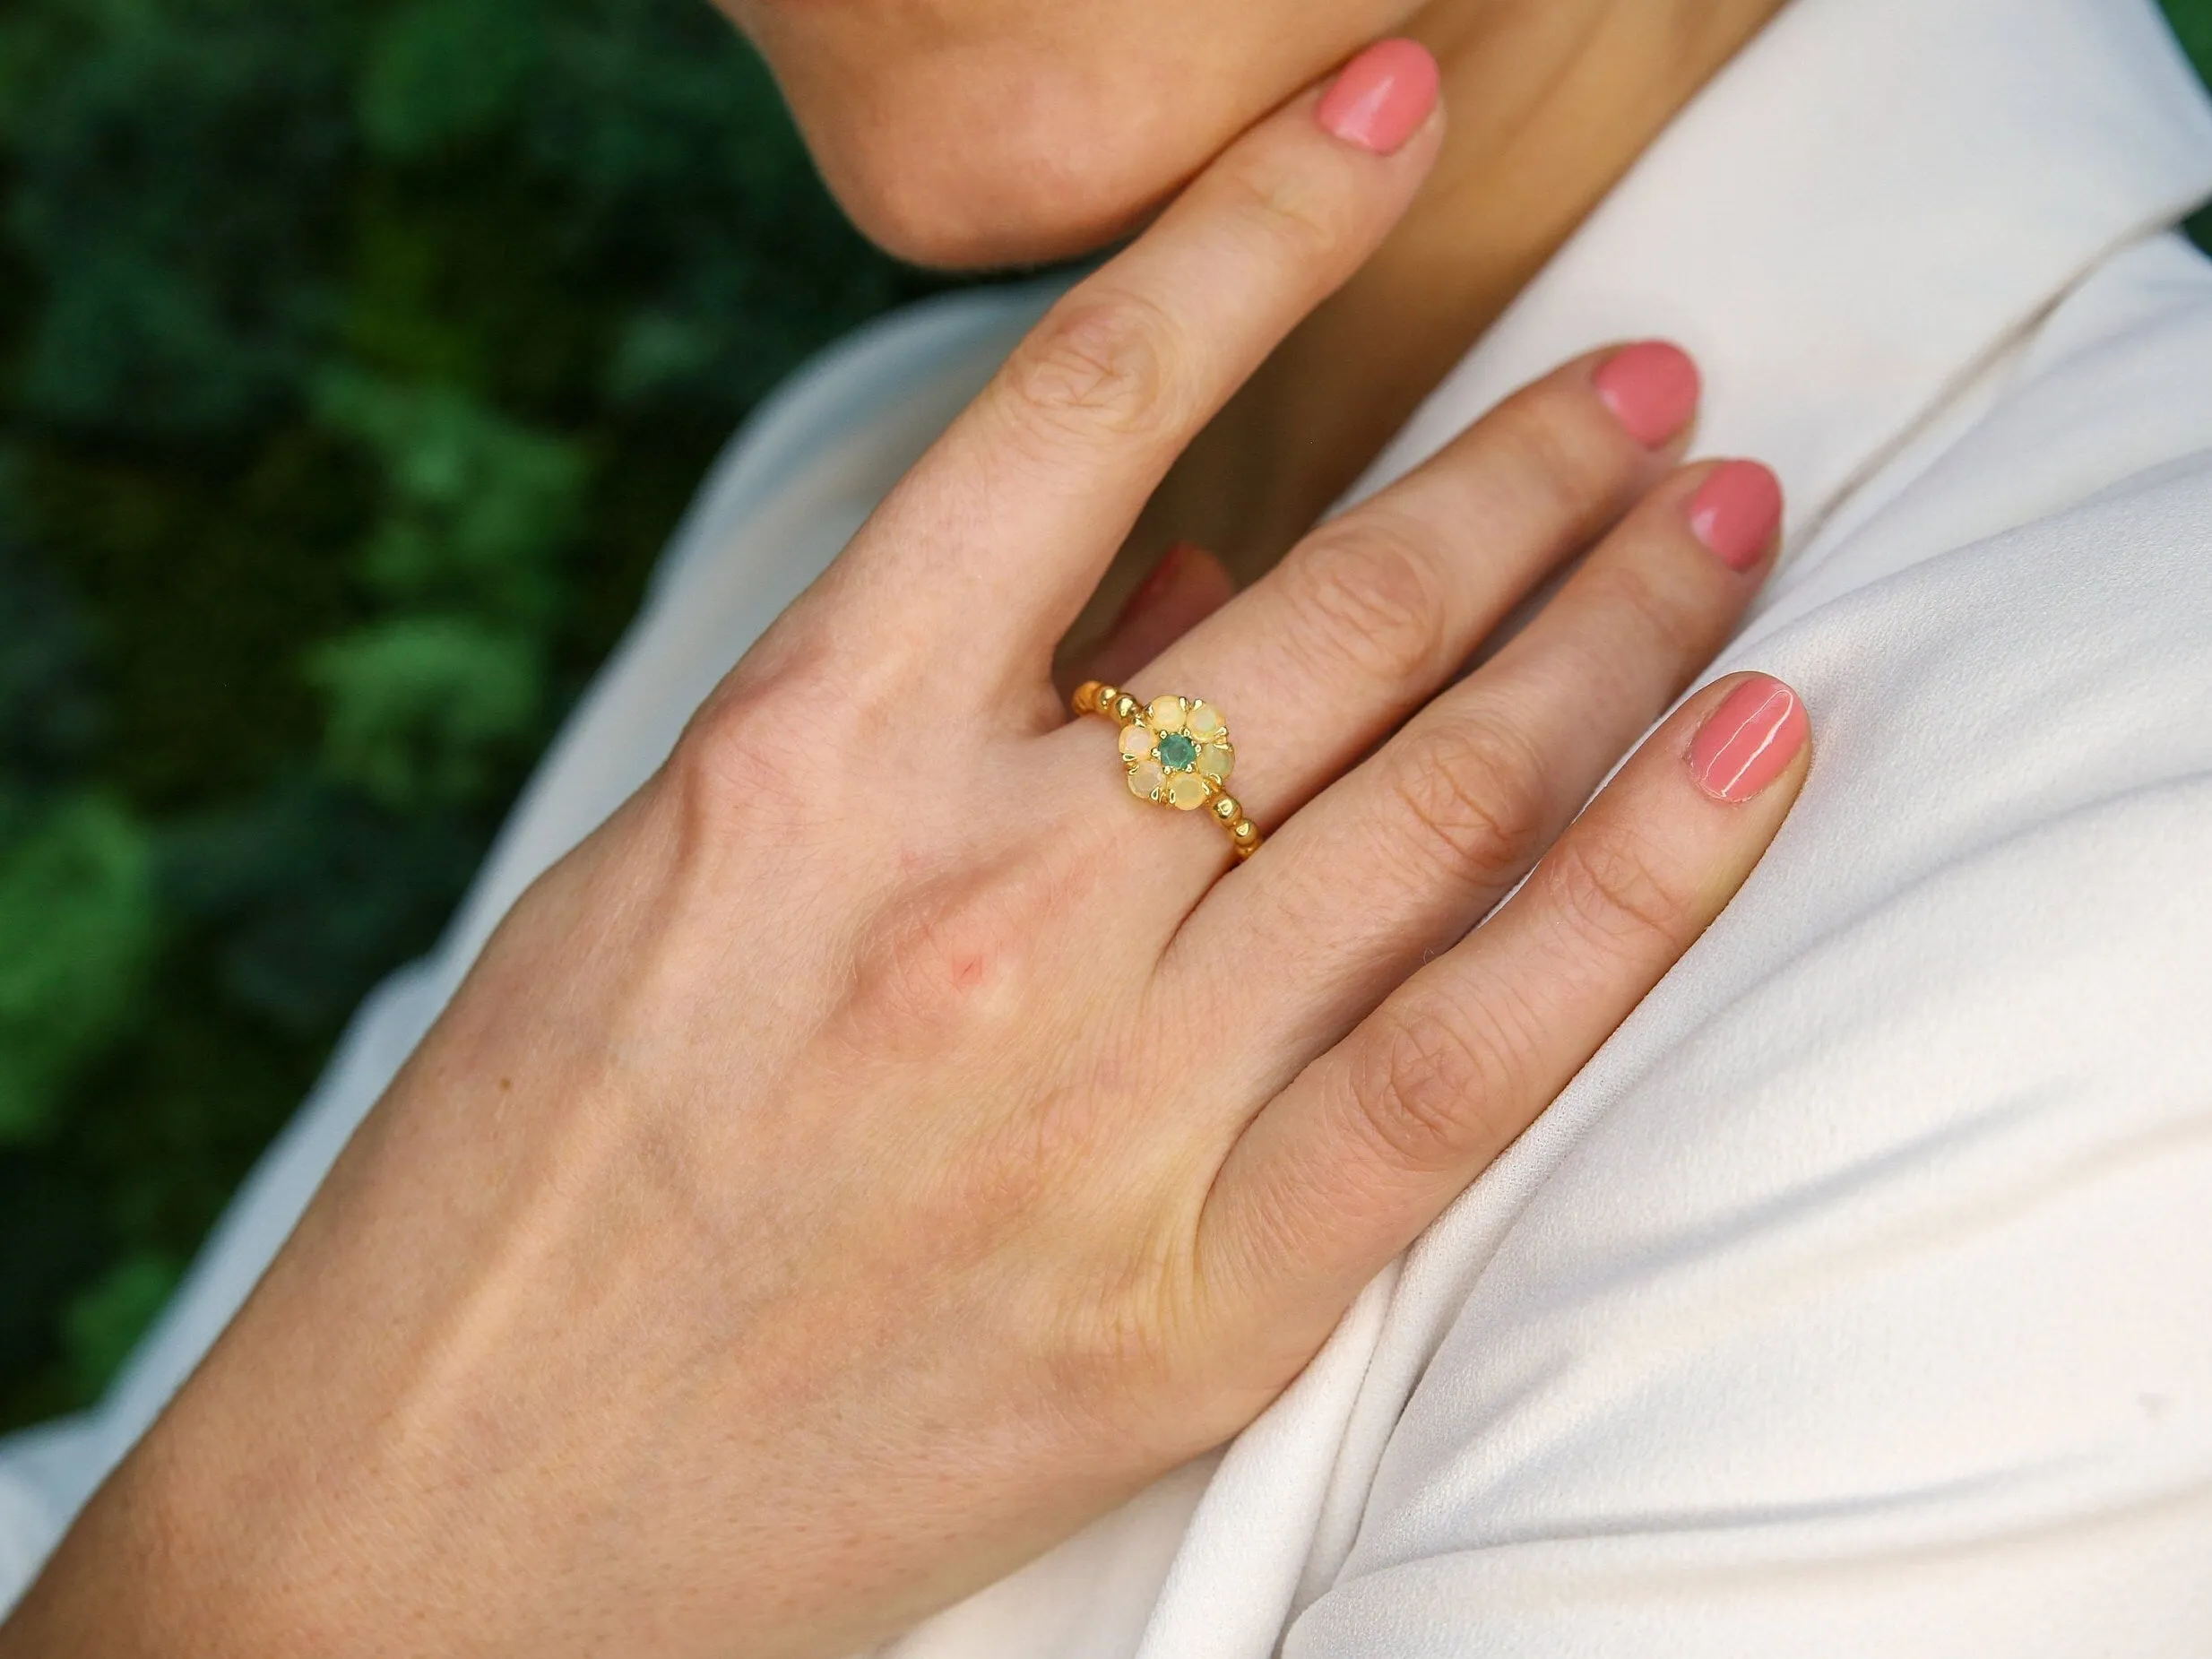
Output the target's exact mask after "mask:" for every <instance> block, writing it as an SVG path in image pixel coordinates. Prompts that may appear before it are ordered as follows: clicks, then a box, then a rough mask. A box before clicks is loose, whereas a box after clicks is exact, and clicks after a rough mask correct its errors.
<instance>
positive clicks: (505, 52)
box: [360, 0, 539, 161]
mask: <svg viewBox="0 0 2212 1659" xmlns="http://www.w3.org/2000/svg"><path fill="white" fill-rule="evenodd" d="M535 11H536V8H535V7H533V6H532V5H531V4H529V0H412V4H405V5H402V6H400V7H399V8H398V9H396V10H395V11H393V13H391V14H390V15H389V16H388V17H387V18H386V19H385V22H384V26H383V27H382V28H381V29H379V30H377V31H376V35H375V36H374V38H373V39H372V40H371V42H370V46H369V50H368V57H367V64H366V65H365V67H364V69H363V73H362V76H361V89H360V113H361V125H362V128H363V130H364V131H365V132H366V133H367V136H368V140H369V142H370V143H371V144H373V145H374V146H375V147H376V151H378V153H379V154H382V155H385V156H387V157H389V158H391V159H392V160H401V161H404V160H413V159H415V158H418V157H420V156H425V155H428V154H429V153H431V152H432V151H437V150H441V149H444V148H446V147H448V146H450V145H453V144H456V143H464V142H466V141H467V140H470V139H473V138H480V137H482V136H484V135H485V134H488V133H490V132H493V131H494V130H496V129H497V128H498V127H499V126H500V125H502V124H503V123H505V121H506V120H507V119H508V118H509V117H511V116H512V115H513V114H514V108H515V106H516V104H517V103H518V102H519V101H520V99H521V97H522V94H523V88H524V87H525V85H526V84H527V83H528V82H529V79H530V73H531V68H532V65H533V64H534V61H535V59H536V57H537V46H538V39H539V35H538V20H537V18H536V16H535V14H534V13H535Z"/></svg>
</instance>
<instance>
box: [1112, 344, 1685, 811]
mask: <svg viewBox="0 0 2212 1659" xmlns="http://www.w3.org/2000/svg"><path fill="white" fill-rule="evenodd" d="M1697 391H1698V373H1697V368H1696V367H1695V365H1693V364H1692V363H1691V362H1690V360H1689V358H1688V357H1687V356H1686V355H1685V354H1684V353H1683V352H1682V351H1681V350H1680V349H1679V348H1677V347H1674V346H1672V345H1668V344H1665V343H1663V342H1660V341H1644V342H1640V343H1638V344H1636V345H1632V346H1629V347H1626V348H1623V349H1621V350H1617V351H1612V352H1610V353H1602V354H1598V355H1594V356H1592V357H1589V358H1585V359H1579V360H1577V361H1576V362H1573V363H1570V364H1568V365H1567V366H1566V367H1563V368H1560V369H1559V370H1556V371H1555V372H1553V373H1552V374H1551V375H1548V376H1545V377H1544V378H1543V379H1542V380H1539V381H1537V382H1535V383H1534V385H1530V386H1527V387H1525V388H1524V389H1523V390H1522V391H1520V392H1518V393H1515V394H1514V395H1513V396H1512V397H1510V398H1508V399H1507V400H1506V401H1505V402H1503V403H1501V404H1499V406H1498V407H1497V408H1496V409H1495V410H1491V413H1489V414H1488V415H1486V416H1484V417H1483V419H1481V420H1479V421H1477V422H1476V423H1475V424H1474V425H1473V427H1471V428H1468V429H1467V431H1466V432H1465V433H1464V434H1462V435H1461V436H1460V437H1459V438H1458V439H1456V441H1455V442H1454V443H1453V444H1452V445H1449V446H1448V447H1447V448H1446V449H1445V450H1444V451H1442V452H1441V453H1440V454H1438V455H1436V456H1435V457H1434V458H1433V459H1431V460H1430V461H1429V462H1427V463H1426V464H1424V465H1423V466H1421V468H1419V469H1417V470H1416V471H1413V473H1411V474H1410V475H1408V476H1407V477H1406V478H1404V479H1403V480H1400V481H1399V482H1398V483H1396V484H1395V485H1394V486H1392V487H1391V488H1388V489H1387V490H1385V491H1383V492H1382V493H1381V494H1379V495H1378V496H1376V497H1374V498H1373V499H1371V500H1370V501H1368V502H1365V503H1363V504H1362V505H1360V506H1358V507H1356V508H1354V509H1352V511H1351V512H1349V513H1346V514H1344V515H1343V516H1341V517H1339V518H1337V519H1335V520H1333V521H1331V522H1330V523H1326V524H1324V525H1323V526H1321V528H1320V529H1318V530H1317V531H1314V532H1313V534H1311V535H1310V536H1309V537H1308V538H1307V539H1306V540H1304V541H1303V542H1301V543H1300V545H1299V546H1298V547H1297V548H1295V549H1292V552H1291V554H1290V555H1289V557H1286V558H1285V559H1284V560H1283V563H1282V564H1281V565H1279V566H1276V567H1275V569H1274V570H1273V571H1271V572H1270V573H1268V575H1266V577H1265V578H1264V579H1263V580H1261V581H1259V582H1257V583H1254V584H1253V586H1252V587H1250V588H1249V589H1248V590H1246V591H1245V592H1243V593H1241V594H1240V595H1239V596H1238V597H1237V598H1236V600H1235V601H1232V602H1231V603H1230V604H1228V605H1226V606H1224V607H1223V609H1221V610H1220V612H1219V613H1217V614H1216V615H1215V616H1214V617H1213V618H1210V619H1209V620H1208V621H1207V622H1206V623H1205V624H1204V625H1203V626H1199V627H1197V628H1194V629H1193V630H1192V631H1191V632H1190V633H1189V634H1188V635H1185V636H1184V637H1183V639H1182V640H1180V641H1179V642H1178V643H1177V644H1175V645H1174V646H1173V647H1172V648H1171V649H1170V650H1169V651H1168V652H1165V653H1164V654H1163V655H1162V658H1161V660H1160V661H1157V662H1155V663H1154V664H1152V665H1150V666H1148V667H1147V668H1145V670H1142V671H1141V673H1140V674H1138V675H1137V676H1136V677H1135V684H1136V686H1137V687H1139V688H1140V689H1141V690H1142V691H1143V692H1144V693H1145V695H1146V696H1150V695H1153V694H1154V693H1156V692H1161V691H1167V692H1178V693H1182V694H1184V695H1187V696H1203V697H1205V698H1206V699H1207V700H1208V701H1210V702H1213V703H1214V704H1215V705H1216V706H1217V707H1222V708H1223V709H1224V710H1225V711H1226V713H1228V715H1229V717H1230V721H1231V730H1232V733H1233V735H1234V738H1235V739H1236V742H1235V749H1236V761H1235V772H1234V773H1233V779H1234V781H1233V782H1232V783H1231V791H1232V792H1233V793H1234V795H1235V797H1236V799H1238V801H1239V803H1240V805H1241V806H1242V807H1243V808H1244V810H1245V812H1246V813H1247V814H1248V815H1249V817H1252V818H1253V819H1254V820H1255V821H1256V822H1257V823H1259V824H1260V825H1262V826H1263V827H1266V826H1270V825H1274V824H1275V823H1278V822H1280V821H1281V820H1282V819H1283V818H1284V817H1287V816H1288V815H1289V813H1290V812H1291V811H1292V810H1293V809H1294V808H1296V807H1297V806H1298V805H1299V804H1300V803H1301V802H1302V801H1304V800H1305V799H1307V798H1308V797H1309V795H1311V794H1312V793H1313V791H1316V790H1318V789H1319V788H1320V787H1322V786H1323V785H1324V784H1326V782H1329V781H1330V780H1331V779H1333V778H1335V777H1336V776H1338V775H1339V774H1340V773H1342V772H1343V771H1344V768H1345V767H1346V766H1348V765H1351V764H1352V762H1353V761H1354V760H1356V759H1357V758H1358V757H1359V756H1361V755H1362V754H1364V753H1365V752H1366V751H1367V750H1368V749H1369V748H1370V747H1372V746H1373V745H1374V743H1375V742H1376V740H1377V739H1379V738H1380V737H1382V736H1383V735H1384V734H1385V733H1387V732H1388V731H1389V730H1391V729H1392V728H1393V727H1394V726H1395V724H1396V723H1397V722H1398V721H1400V720H1402V719H1404V717H1405V715H1406V714H1407V713H1410V712H1411V711H1412V710H1413V709H1415V708H1417V707H1419V706H1420V705H1421V704H1422V703H1423V702H1424V701H1426V700H1427V698H1428V697H1429V696H1431V695H1432V694H1433V693H1434V692H1435V690H1436V688H1437V687H1439V686H1440V685H1442V684H1443V683H1444V682H1445V681H1446V680H1447V679H1448V678H1450V677H1451V676H1452V675H1453V674H1455V673H1456V672H1457V671H1458V670H1459V669H1460V667H1461V666H1462V665H1463V664H1464V663H1465V661H1466V660H1467V658H1468V656H1469V654H1470V653H1471V652H1473V650H1474V648H1475V646H1476V645H1477V644H1480V643H1481V641H1482V639H1483V638H1484V637H1485V636H1486V635H1489V634H1490V632H1491V630H1492V629H1493V628H1495V627H1496V626H1498V625H1499V623H1500V622H1501V621H1502V620H1504V618H1506V617H1507V616H1508V614H1509V613H1510V612H1511V611H1512V610H1513V609H1514V608H1515V606H1516V604H1517V603H1518V602H1519V601H1520V600H1521V599H1522V598H1523V597H1524V596H1525V595H1526V594H1527V593H1528V592H1529V591H1530V590H1531V589H1532V588H1533V587H1534V586H1535V585H1536V584H1537V583H1540V582H1541V581H1542V579H1543V577H1544V576H1545V575H1547V574H1548V573H1550V572H1551V571H1552V570H1554V569H1555V568H1557V567H1558V566H1560V565H1562V564H1563V563H1565V562H1566V561H1567V560H1568V559H1569V558H1571V557H1574V556H1575V555H1577V554H1579V553H1581V552H1582V551H1584V550H1585V549H1586V548H1588V547H1589V545H1590V543H1591V542H1592V541H1593V540H1595V539H1596V538H1597V537H1598V536H1599V535H1601V534H1603V532H1604V531H1605V530H1606V529H1607V528H1608V527H1609V526H1611V524H1612V523H1615V522H1616V521H1617V520H1618V519H1619V518H1620V515H1621V514H1623V513H1625V512H1626V511H1627V510H1628V509H1629V507H1630V506H1631V505H1633V504H1634V503H1635V502H1636V501H1637V498H1638V497H1640V496H1642V495H1643V494H1644V493H1645V492H1646V490H1648V489H1649V488H1651V487H1652V486H1653V485H1654V484H1655V483H1656V482H1657V481H1658V480H1660V479H1661V478H1662V477H1663V476H1664V474H1665V472H1666V469H1667V466H1668V464H1669V462H1670V461H1671V460H1672V456H1673V454H1674V453H1675V452H1676V450H1677V449H1678V448H1679V445H1680V444H1681V441H1682V437H1683V435H1684V433H1685V431H1686V429H1687V428H1688V426H1689V420H1690V418H1691V415H1692V413H1693V412H1694V410H1695V408H1696V402H1697Z"/></svg>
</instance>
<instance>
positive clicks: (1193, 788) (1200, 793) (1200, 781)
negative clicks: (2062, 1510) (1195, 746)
mask: <svg viewBox="0 0 2212 1659" xmlns="http://www.w3.org/2000/svg"><path fill="white" fill-rule="evenodd" d="M1213 792H1214V791H1211V790H1209V789H1208V788H1206V786H1205V779H1204V778H1201V777H1197V776H1195V775H1193V774H1192V773H1188V772H1179V773H1176V774H1175V775H1174V776H1173V777H1172V778H1170V779H1169V780H1168V804H1169V805H1171V806H1174V807H1179V808H1182V809H1183V810H1184V811H1185V812H1188V811H1189V810H1190V809H1191V808H1193V807H1203V806H1205V798H1206V797H1207V796H1208V795H1210V794H1212V793H1213Z"/></svg>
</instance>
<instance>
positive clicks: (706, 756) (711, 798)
mask: <svg viewBox="0 0 2212 1659" xmlns="http://www.w3.org/2000/svg"><path fill="white" fill-rule="evenodd" d="M807 702H808V698H807V696H806V695H805V694H804V693H803V692H801V691H799V690H798V689H797V688H795V687H786V686H785V685H783V684H782V683H780V682H779V683H777V684H774V685H770V686H765V687H757V688H753V689H749V690H744V691H739V690H738V689H736V688H733V687H722V688H721V689H720V690H718V691H717V692H716V693H715V695H714V696H711V697H709V698H708V699H707V700H706V702H705V703H704V704H701V705H700V706H699V708H698V710H697V712H696V713H694V714H693V715H692V717H691V719H690V721H688V722H687V724H686V725H685V727H684V730H683V731H682V733H681V735H679V736H678V738H677V739H676V744H675V747H673V748H672V749H670V752H669V757H668V759H667V760H666V761H665V762H664V763H663V764H662V765H661V772H660V775H659V778H658V780H657V783H658V786H659V788H660V789H661V791H662V792H663V793H665V794H666V795H668V796H670V797H671V798H672V799H674V801H675V802H676V807H677V811H678V816H679V817H680V819H681V820H682V822H683V823H684V824H685V825H686V826H687V836H686V838H687V841H690V842H698V843H700V844H712V843H713V842H718V841H724V840H727V839H729V838H730V837H731V836H732V835H737V834H742V833H743V832H744V830H745V829H746V827H747V826H748V825H757V824H758V823H759V822H760V820H761V818H762V817H763V816H764V815H770V816H774V817H781V818H783V819H785V820H787V821H789V820H791V819H792V818H794V817H795V816H796V815H797V814H799V812H802V811H803V810H804V808H805V804H806V803H807V801H808V799H811V798H812V795H813V793H814V784H813V782H812V779H813V776H814V774H815V773H817V772H818V767H816V766H815V765H813V764H812V763H811V761H810V758H809V756H810V754H811V751H812V750H813V748H814V747H815V746H814V744H813V743H812V742H811V741H810V735H811V734H810V733H809V732H808V729H807V725H806V722H805V720H804V718H803V716H802V715H801V714H800V713H799V710H801V709H803V707H804V706H805V704H807Z"/></svg>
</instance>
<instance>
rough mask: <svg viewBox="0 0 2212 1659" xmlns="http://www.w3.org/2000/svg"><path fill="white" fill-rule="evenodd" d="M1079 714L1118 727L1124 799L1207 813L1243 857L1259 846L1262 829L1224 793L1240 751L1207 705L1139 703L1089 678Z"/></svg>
mask: <svg viewBox="0 0 2212 1659" xmlns="http://www.w3.org/2000/svg"><path fill="white" fill-rule="evenodd" d="M1072 701H1073V703H1074V704H1075V709H1076V713H1078V714H1098V715H1102V716H1103V717H1104V718H1105V719H1107V720H1110V721H1113V722H1114V724H1115V725H1117V726H1119V727H1120V728H1121V764H1122V765H1123V767H1124V768H1125V769H1126V770H1127V771H1128V774H1129V793H1130V794H1132V795H1134V796H1136V798H1137V799H1139V800H1149V801H1151V802H1153V803H1154V805H1156V806H1162V807H1174V808H1179V810H1181V811H1184V812H1196V811H1197V809H1198V808H1201V807H1204V808H1205V809H1206V810H1207V811H1208V812H1209V813H1211V814H1212V815H1213V817H1214V822H1215V823H1217V824H1219V825H1221V826H1222V827H1223V829H1225V830H1227V831H1228V832H1229V844H1230V846H1231V848H1233V849H1234V850H1235V851H1236V855H1237V856H1238V857H1239V858H1240V859H1249V858H1250V857H1251V856H1252V853H1253V852H1254V851H1255V850H1257V847H1258V846H1259V841H1260V836H1259V825H1257V824H1255V823H1253V822H1252V820H1251V819H1249V818H1248V817H1245V816H1244V808H1242V807H1241V806H1240V805H1238V804H1237V798H1236V797H1235V796H1234V795H1231V793H1230V792H1229V787H1228V786H1229V773H1230V772H1231V770H1232V769H1233V768H1234V767H1235V765H1236V763H1237V752H1236V750H1235V748H1234V747H1232V746H1231V743H1230V741H1229V722H1228V721H1225V720H1223V718H1222V712H1221V711H1220V710H1219V709H1217V708H1215V707H1214V705H1213V704H1211V703H1205V702H1201V701H1200V700H1198V699H1197V698H1195V697H1154V698H1153V699H1152V700H1151V701H1150V702H1149V703H1140V702H1138V701H1137V699H1136V698H1135V697H1133V696H1130V695H1129V694H1128V692H1126V691H1123V690H1122V689H1121V688H1120V687H1117V686H1106V685H1102V684H1100V683H1099V682H1098V681H1097V680H1094V679H1086V680H1085V681H1084V682H1083V684H1082V685H1080V686H1078V687H1076V695H1075V696H1074V698H1073V699H1072Z"/></svg>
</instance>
